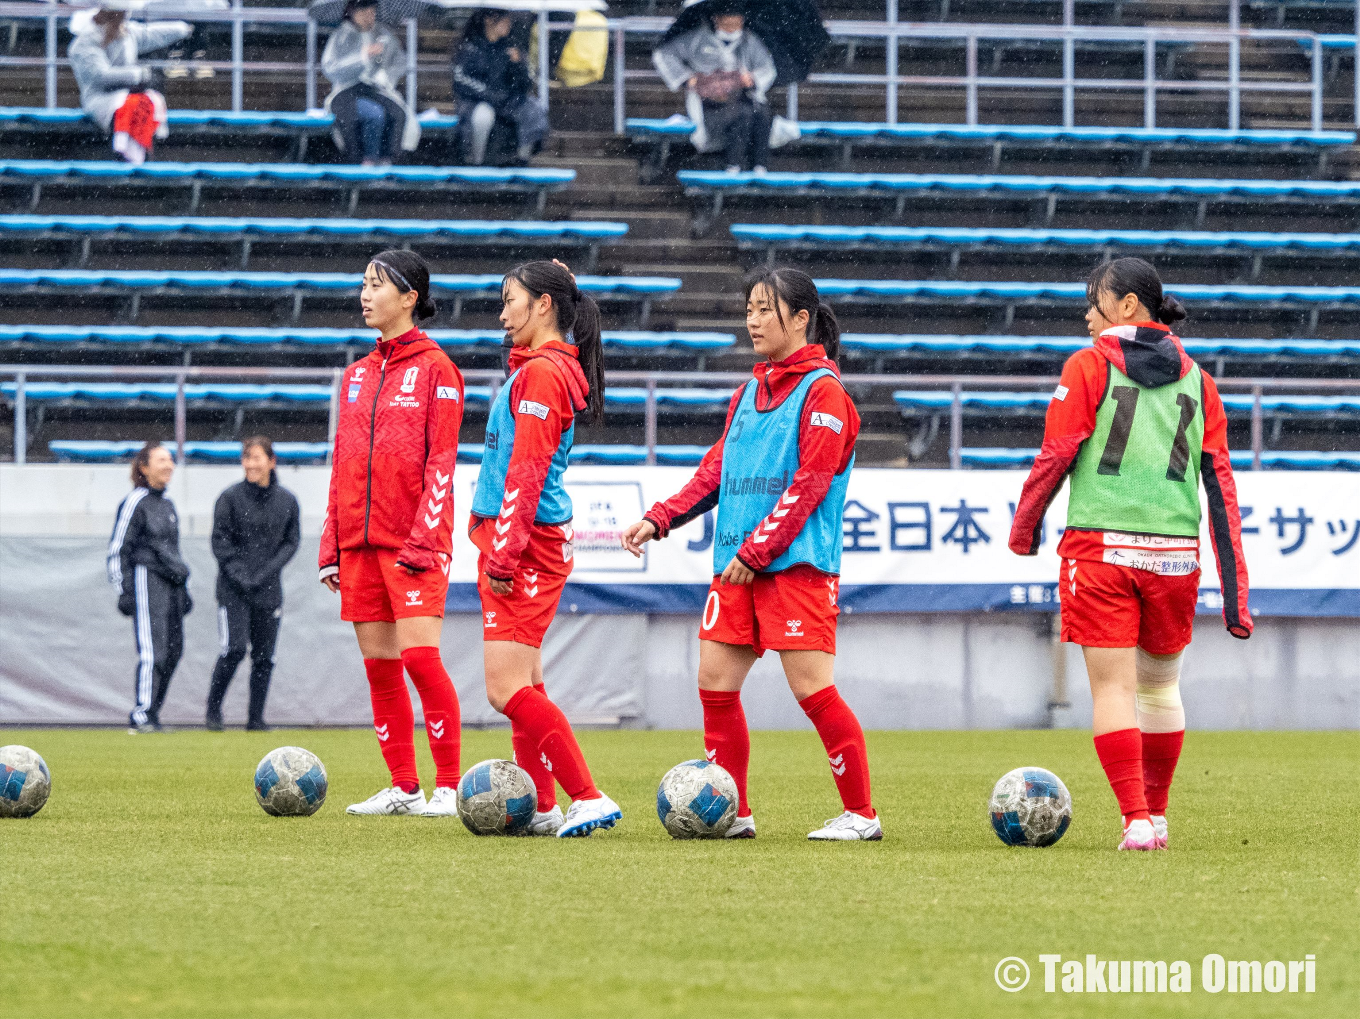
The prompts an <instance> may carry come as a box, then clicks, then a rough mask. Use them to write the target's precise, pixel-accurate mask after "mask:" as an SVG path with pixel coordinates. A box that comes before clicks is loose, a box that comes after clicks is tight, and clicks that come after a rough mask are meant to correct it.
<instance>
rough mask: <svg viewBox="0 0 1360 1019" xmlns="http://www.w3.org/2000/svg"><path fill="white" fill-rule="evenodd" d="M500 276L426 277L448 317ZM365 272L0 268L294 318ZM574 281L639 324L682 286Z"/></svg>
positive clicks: (491, 291)
mask: <svg viewBox="0 0 1360 1019" xmlns="http://www.w3.org/2000/svg"><path fill="white" fill-rule="evenodd" d="M501 279H502V277H501V276H500V275H499V274H496V273H483V274H470V275H460V274H447V275H446V274H438V273H437V274H435V275H433V276H431V277H430V290H431V292H432V293H434V294H436V295H440V294H442V295H450V296H452V298H453V313H452V316H451V317H452V318H453V319H454V320H456V319H457V318H458V317H459V316H460V315H461V313H462V301H463V299H464V298H467V297H474V298H484V299H492V298H499V296H500V288H501ZM362 281H363V276H362V275H361V274H358V273H343V272H316V273H306V272H300V273H288V272H203V271H182V272H176V271H159V270H130V271H119V270H91V269H0V292H3V291H6V290H7V291H11V292H15V291H19V292H24V293H30V294H32V293H49V292H51V293H62V292H70V291H77V292H82V293H94V294H109V293H113V294H124V295H132V296H134V297H140V295H141V294H143V293H147V292H151V293H165V292H175V291H191V292H194V293H199V294H212V295H222V294H232V293H237V294H239V293H249V294H258V295H260V296H261V297H267V296H269V295H270V294H271V293H272V294H274V295H275V296H279V297H291V298H293V302H292V304H293V307H292V320H293V321H297V319H298V317H299V315H300V314H301V311H302V307H301V304H302V300H301V299H302V297H303V296H304V295H307V294H328V293H329V294H337V293H344V294H357V293H358V290H359V287H360V284H361V283H362ZM576 282H577V285H578V286H579V287H580V288H581V289H582V290H584V291H586V292H587V293H589V294H592V295H594V296H595V297H596V298H597V299H609V300H612V301H615V302H618V301H625V302H627V303H630V304H635V303H640V305H641V309H640V317H641V320H642V324H644V325H645V324H646V321H647V317H648V315H649V313H650V305H651V301H652V299H653V298H657V297H664V296H667V295H669V294H672V293H674V292H675V291H677V290H679V289H680V280H679V279H676V278H674V277H670V276H586V275H580V276H577V277H576ZM139 306H140V304H139V301H138V300H133V301H131V302H130V303H129V306H128V308H127V313H126V317H127V318H128V319H129V320H135V319H136V317H137V312H138V310H139Z"/></svg>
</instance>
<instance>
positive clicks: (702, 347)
mask: <svg viewBox="0 0 1360 1019" xmlns="http://www.w3.org/2000/svg"><path fill="white" fill-rule="evenodd" d="M426 333H427V334H428V335H429V337H430V338H431V339H432V340H435V341H436V342H437V343H439V344H440V345H441V346H444V347H488V348H490V347H500V346H501V344H502V341H503V340H504V338H505V334H504V333H503V332H502V331H500V330H499V329H427V330H426ZM602 335H603V337H604V342H605V346H606V347H607V348H610V349H612V350H617V351H620V352H624V351H633V352H643V353H648V354H655V353H664V352H667V351H672V350H674V351H720V350H726V349H727V348H729V347H731V346H733V345H734V344H735V343H736V342H737V338H736V337H735V336H733V335H732V334H731V333H710V332H644V331H637V330H617V329H615V330H609V329H606V330H605V331H604V333H603V334H602ZM373 337H374V333H373V330H371V329H287V328H277V329H271V328H264V327H241V328H229V327H200V326H54V325H4V324H0V346H4V345H8V344H15V345H32V346H35V347H42V346H49V345H51V346H57V345H64V344H82V345H86V344H87V345H91V346H101V345H109V346H123V345H138V346H143V345H157V344H164V345H166V346H174V347H181V346H183V347H192V346H206V345H223V346H236V345H241V346H291V345H297V346H302V347H317V346H337V347H339V346H346V345H349V344H354V345H357V346H362V347H368V346H370V345H371V344H372V343H373Z"/></svg>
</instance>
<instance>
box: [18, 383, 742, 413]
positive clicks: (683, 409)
mask: <svg viewBox="0 0 1360 1019" xmlns="http://www.w3.org/2000/svg"><path fill="white" fill-rule="evenodd" d="M10 386H11V388H12V387H13V383H10ZM326 391H327V393H329V392H330V389H329V388H328V387H326ZM463 395H464V398H465V399H466V400H467V405H468V406H469V407H481V408H485V407H487V406H488V405H489V404H490V403H491V387H490V386H468V387H467V388H466V389H465V390H464V391H463ZM731 399H732V390H730V389H681V388H674V389H668V388H664V387H660V386H658V387H657V390H656V407H657V411H658V412H660V413H662V414H684V413H689V412H693V411H726V410H727V405H728V403H729V402H730V401H731ZM646 405H647V390H645V389H643V388H641V387H631V386H613V387H606V389H605V392H604V406H605V410H607V411H609V412H610V413H615V414H617V413H628V412H630V411H631V412H634V413H638V414H640V413H642V411H643V408H644V407H646Z"/></svg>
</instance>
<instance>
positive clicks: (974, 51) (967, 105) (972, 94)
mask: <svg viewBox="0 0 1360 1019" xmlns="http://www.w3.org/2000/svg"><path fill="white" fill-rule="evenodd" d="M965 46H966V49H965V51H964V60H965V65H964V72H965V74H966V75H967V77H966V78H965V80H964V85H963V93H964V121H965V123H967V124H968V126H969V127H973V126H974V125H976V124H977V122H978V81H977V79H978V41H977V36H975V35H970V36H968V38H967V40H966V41H965Z"/></svg>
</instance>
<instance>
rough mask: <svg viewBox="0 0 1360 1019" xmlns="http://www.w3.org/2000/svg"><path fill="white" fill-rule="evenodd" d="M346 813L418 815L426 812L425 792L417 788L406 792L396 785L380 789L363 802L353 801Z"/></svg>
mask: <svg viewBox="0 0 1360 1019" xmlns="http://www.w3.org/2000/svg"><path fill="white" fill-rule="evenodd" d="M345 813H346V814H408V815H411V816H416V815H419V814H423V813H425V794H424V793H423V792H421V791H420V790H419V789H417V790H416V791H415V792H413V793H404V792H402V791H401V790H400V789H398V788H397V787H396V786H394V785H391V786H388V787H387V788H386V789H379V790H378V791H377V792H376V793H374V794H373V795H372V796H370V797H369V798H368V799H366V800H364V802H363V803H351V804H350V805H349V806H348V807H346V808H345Z"/></svg>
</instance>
